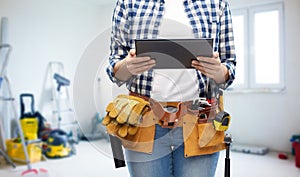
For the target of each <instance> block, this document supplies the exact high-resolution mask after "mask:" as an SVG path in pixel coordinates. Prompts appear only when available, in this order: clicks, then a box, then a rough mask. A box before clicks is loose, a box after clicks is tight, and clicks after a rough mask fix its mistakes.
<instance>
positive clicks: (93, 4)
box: [0, 0, 114, 122]
mask: <svg viewBox="0 0 300 177" xmlns="http://www.w3.org/2000/svg"><path fill="white" fill-rule="evenodd" d="M113 2H114V1H111V2H109V1H99V0H97V1H96V0H52V1H49V0H22V1H19V0H0V17H7V18H8V36H7V37H6V38H7V42H8V43H9V44H11V45H12V46H13V51H12V53H11V56H10V61H9V64H8V68H7V71H8V75H9V78H10V81H11V87H12V91H13V93H14V97H15V98H17V105H19V103H18V101H19V99H18V98H19V94H21V93H24V92H30V93H33V94H34V96H35V100H36V108H38V110H39V111H41V112H42V113H43V114H44V115H45V116H46V118H47V119H48V121H50V122H51V121H54V120H53V117H52V113H51V109H52V107H51V106H52V105H51V88H50V87H49V86H50V84H51V81H52V80H53V79H52V76H49V75H47V73H46V71H47V66H48V63H49V62H50V61H61V62H62V63H63V64H64V68H65V76H66V77H68V78H69V79H70V80H71V83H73V82H74V76H75V73H76V69H77V67H78V64H79V61H80V60H81V58H82V55H83V53H84V52H85V50H86V48H87V47H88V46H89V45H90V43H91V42H92V41H94V40H95V39H96V38H97V36H98V35H100V34H101V33H103V31H105V30H106V29H107V28H109V27H110V23H111V14H112V8H113V5H114V3H113ZM98 60H100V59H98ZM99 63H100V61H99ZM72 88H73V87H72V86H71V87H70V91H71V93H72ZM83 89H84V88H83ZM84 92H85V91H84V90H82V93H84ZM71 95H72V94H71ZM18 108H19V106H18ZM93 114H94V113H93ZM89 118H90V117H89Z"/></svg>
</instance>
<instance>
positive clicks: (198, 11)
mask: <svg viewBox="0 0 300 177" xmlns="http://www.w3.org/2000/svg"><path fill="white" fill-rule="evenodd" d="M156 38H165V39H168V38H172V39H173V38H212V39H213V50H214V53H213V54H212V57H202V56H198V57H197V58H196V60H193V61H192V64H191V66H192V67H193V68H194V69H183V70H178V69H172V70H164V69H162V70H156V69H153V67H154V66H155V65H156V61H155V60H154V59H151V57H150V56H149V57H137V55H136V52H135V43H134V42H135V39H156ZM110 49H111V54H110V58H109V66H108V68H107V73H108V75H109V77H110V79H111V80H112V82H114V83H116V84H117V85H119V86H120V85H122V84H124V83H126V85H127V88H128V90H129V91H130V94H131V95H134V96H138V97H140V98H143V99H145V100H155V102H157V103H161V104H162V103H169V102H172V103H178V104H177V106H169V107H164V110H165V111H166V112H167V114H169V113H170V115H171V114H172V113H174V112H175V113H176V112H178V111H181V112H182V110H180V109H183V108H184V106H178V105H184V104H183V103H187V102H189V103H190V102H191V101H192V100H195V99H197V98H199V97H204V96H206V95H207V89H206V88H207V86H208V85H207V83H208V80H213V81H214V83H216V85H217V87H218V88H222V89H226V88H227V87H228V86H229V85H231V84H232V82H233V80H234V78H235V65H236V60H235V51H234V41H233V29H232V23H231V14H230V8H229V4H228V2H227V0H211V1H207V0H118V1H117V4H116V7H115V9H114V14H113V21H112V36H111V47H110ZM187 59H188V60H190V58H187ZM172 109H174V110H172ZM152 110H153V111H154V112H155V109H154V108H153V107H152ZM172 111H173V112H172ZM154 117H155V114H154ZM187 117H189V116H185V115H183V116H182V115H180V116H179V117H175V118H174V116H173V117H172V116H171V118H170V117H168V119H167V122H166V119H164V121H162V119H161V118H159V119H160V120H158V121H157V119H156V117H155V118H153V120H156V121H154V123H153V124H155V125H154V126H151V127H152V128H151V129H147V132H151V131H153V137H151V136H150V139H149V134H148V133H147V135H146V133H144V134H143V133H142V134H141V135H139V136H141V137H140V138H141V139H142V138H143V137H146V136H148V139H147V138H146V139H147V140H150V141H149V142H151V143H150V144H147V145H145V146H143V148H137V146H135V147H133V146H125V148H126V160H127V163H128V168H129V172H130V175H131V176H132V177H141V176H143V177H160V176H161V177H172V176H173V177H184V176H188V177H193V176H195V177H196V176H197V177H199V176H203V177H213V176H214V174H215V170H216V166H217V162H218V157H219V153H218V152H219V151H220V150H222V149H223V146H221V145H220V144H214V145H211V146H209V147H207V146H205V145H204V146H201V145H199V141H198V140H199V134H198V133H199V132H202V130H203V132H204V133H205V134H207V135H209V134H210V132H209V131H207V130H208V129H207V128H205V126H204V127H201V126H200V125H198V124H196V123H195V122H193V121H190V122H189V120H188V118H187ZM194 117H197V116H194ZM194 117H193V116H192V117H191V118H190V119H193V120H194ZM147 119H149V117H147ZM171 119H172V120H171ZM195 120H196V118H195ZM174 121H175V122H176V124H175V126H174ZM177 122H181V123H177ZM192 122H193V123H192ZM170 123H171V124H170ZM186 123H187V124H188V123H192V124H190V125H189V126H187V127H186ZM164 125H167V126H164ZM168 125H170V126H168ZM209 125H211V124H209ZM150 130H151V131H150ZM204 130H205V131H204ZM187 131H188V132H189V133H186V132H187ZM213 131H214V130H213ZM195 132H196V133H195ZM203 132H202V133H203ZM193 134H195V136H197V138H192V137H194V135H193ZM196 134H197V135H196ZM150 135H152V134H151V133H150ZM222 135H223V132H222V133H221V134H219V133H213V137H211V139H213V140H214V139H218V138H219V139H220V137H223V136H222ZM151 138H152V139H153V141H151V140H152V139H151ZM144 142H146V141H144ZM147 142H148V141H147ZM123 143H124V142H123ZM200 144H201V143H200ZM204 144H205V143H204ZM208 144H209V143H208ZM141 147H142V146H141Z"/></svg>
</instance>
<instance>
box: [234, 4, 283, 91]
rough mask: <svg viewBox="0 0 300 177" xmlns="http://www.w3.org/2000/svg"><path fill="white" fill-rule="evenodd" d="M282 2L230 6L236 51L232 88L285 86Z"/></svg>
mask: <svg viewBox="0 0 300 177" xmlns="http://www.w3.org/2000/svg"><path fill="white" fill-rule="evenodd" d="M282 6H283V5H282V3H276V4H268V5H259V6H251V7H247V8H241V9H233V10H232V21H233V27H234V37H235V46H236V55H237V68H236V80H235V82H234V84H233V86H232V87H231V88H233V90H239V89H245V90H281V89H283V88H284V67H283V66H284V65H283V64H284V62H283V61H284V47H283V20H282V19H283V7H282Z"/></svg>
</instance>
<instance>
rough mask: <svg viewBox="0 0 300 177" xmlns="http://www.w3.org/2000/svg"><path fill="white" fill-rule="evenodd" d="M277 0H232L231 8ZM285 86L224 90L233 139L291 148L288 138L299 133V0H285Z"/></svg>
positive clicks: (272, 146) (274, 147) (276, 147)
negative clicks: (280, 88) (249, 90)
mask: <svg viewBox="0 0 300 177" xmlns="http://www.w3.org/2000/svg"><path fill="white" fill-rule="evenodd" d="M263 2H277V1H276V0H243V1H241V0H231V8H238V7H245V6H247V5H249V4H255V3H263ZM284 14H285V18H284V21H285V23H284V24H285V26H284V28H285V34H284V36H285V41H284V42H285V52H286V54H285V71H286V73H285V75H286V77H285V78H286V90H285V91H284V92H282V93H244V94H241V93H240V94H237V93H227V94H226V108H227V110H229V111H230V112H231V114H232V117H233V121H232V126H231V128H230V131H231V133H232V134H233V136H234V139H235V141H236V142H240V143H247V144H255V145H262V146H267V147H269V148H271V149H274V150H284V151H290V150H291V143H290V142H289V139H290V137H291V135H293V134H300V115H299V105H298V101H297V100H298V94H299V93H300V92H299V88H300V85H299V84H300V78H299V75H298V74H299V66H300V60H299V54H298V53H299V52H298V50H299V49H298V47H297V46H299V41H300V35H299V31H300V1H298V0H284ZM237 65H238V64H237Z"/></svg>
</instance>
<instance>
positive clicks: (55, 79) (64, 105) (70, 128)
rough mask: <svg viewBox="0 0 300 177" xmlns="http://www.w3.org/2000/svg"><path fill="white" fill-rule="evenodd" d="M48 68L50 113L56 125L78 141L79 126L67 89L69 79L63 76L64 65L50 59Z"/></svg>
mask: <svg viewBox="0 0 300 177" xmlns="http://www.w3.org/2000/svg"><path fill="white" fill-rule="evenodd" d="M48 69H49V73H50V76H51V77H52V81H51V90H52V98H51V100H52V105H53V110H52V113H53V116H54V121H55V122H56V127H57V128H58V129H62V130H64V131H66V132H67V133H68V134H71V136H72V138H73V140H74V141H75V142H78V141H79V135H78V132H79V130H78V129H79V127H78V122H77V120H76V118H75V112H74V110H73V107H72V104H71V99H70V91H69V86H70V80H69V79H67V78H66V77H65V73H64V65H63V63H62V62H58V61H52V62H50V63H49V68H48Z"/></svg>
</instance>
